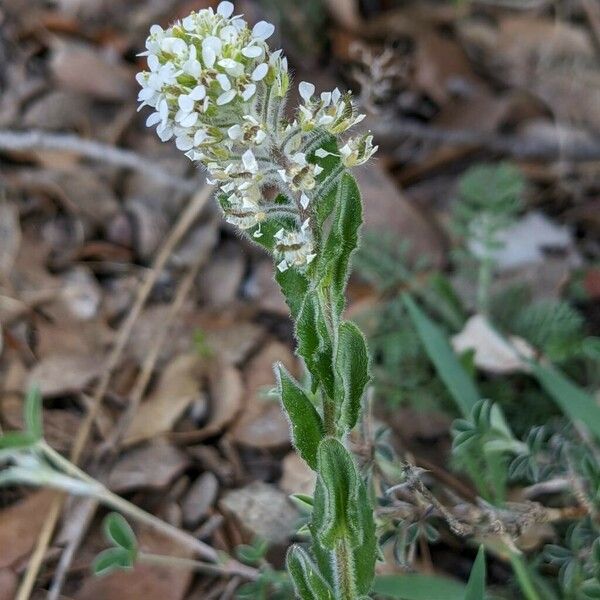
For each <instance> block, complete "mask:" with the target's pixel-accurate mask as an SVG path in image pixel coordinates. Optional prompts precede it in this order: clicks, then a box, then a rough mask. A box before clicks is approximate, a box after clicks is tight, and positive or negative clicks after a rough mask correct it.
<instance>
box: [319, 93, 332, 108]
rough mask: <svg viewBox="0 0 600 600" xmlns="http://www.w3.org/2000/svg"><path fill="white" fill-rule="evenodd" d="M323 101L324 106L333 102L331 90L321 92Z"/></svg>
mask: <svg viewBox="0 0 600 600" xmlns="http://www.w3.org/2000/svg"><path fill="white" fill-rule="evenodd" d="M321 102H323V105H324V106H329V105H330V104H331V92H323V93H322V94H321Z"/></svg>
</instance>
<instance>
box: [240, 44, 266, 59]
mask: <svg viewBox="0 0 600 600" xmlns="http://www.w3.org/2000/svg"><path fill="white" fill-rule="evenodd" d="M263 52H264V51H263V49H262V48H261V47H260V46H246V47H245V48H242V54H243V55H244V56H245V57H246V58H258V57H259V56H262V54H263Z"/></svg>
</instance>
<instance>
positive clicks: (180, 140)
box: [175, 135, 194, 152]
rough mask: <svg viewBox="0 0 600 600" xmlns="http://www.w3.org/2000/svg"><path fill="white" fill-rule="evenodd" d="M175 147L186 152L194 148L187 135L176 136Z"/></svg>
mask: <svg viewBox="0 0 600 600" xmlns="http://www.w3.org/2000/svg"><path fill="white" fill-rule="evenodd" d="M175 145H176V146H177V148H178V149H179V150H182V151H183V152H186V151H187V150H191V149H192V148H193V147H194V142H193V140H192V138H191V137H190V136H189V135H180V136H177V139H176V140H175Z"/></svg>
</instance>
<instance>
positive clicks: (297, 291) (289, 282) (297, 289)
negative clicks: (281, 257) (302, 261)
mask: <svg viewBox="0 0 600 600" xmlns="http://www.w3.org/2000/svg"><path fill="white" fill-rule="evenodd" d="M275 280H276V281H277V283H278V284H279V287H281V291H282V292H283V295H284V297H285V301H286V303H287V305H288V306H289V309H290V313H291V315H292V318H293V319H294V320H296V319H298V315H299V314H300V309H301V308H302V303H303V302H304V298H305V296H306V293H307V291H308V286H309V283H308V279H307V278H306V277H305V276H304V275H303V274H302V273H300V271H298V269H295V268H293V267H292V268H290V269H287V270H286V271H284V272H283V273H282V272H281V271H279V269H277V273H276V275H275Z"/></svg>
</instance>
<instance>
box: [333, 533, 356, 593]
mask: <svg viewBox="0 0 600 600" xmlns="http://www.w3.org/2000/svg"><path fill="white" fill-rule="evenodd" d="M334 564H335V568H336V571H337V573H336V575H337V582H338V589H337V592H338V597H339V600H355V599H356V597H357V596H358V594H357V592H356V582H355V581H354V561H353V559H352V550H351V549H350V544H349V543H348V541H347V540H345V539H344V540H342V541H341V542H340V543H339V544H338V546H337V548H336V549H335V553H334Z"/></svg>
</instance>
